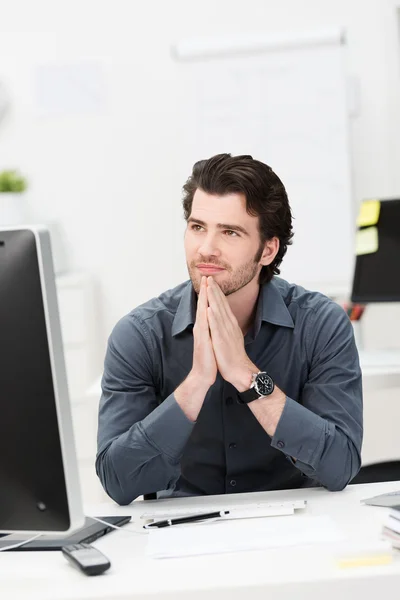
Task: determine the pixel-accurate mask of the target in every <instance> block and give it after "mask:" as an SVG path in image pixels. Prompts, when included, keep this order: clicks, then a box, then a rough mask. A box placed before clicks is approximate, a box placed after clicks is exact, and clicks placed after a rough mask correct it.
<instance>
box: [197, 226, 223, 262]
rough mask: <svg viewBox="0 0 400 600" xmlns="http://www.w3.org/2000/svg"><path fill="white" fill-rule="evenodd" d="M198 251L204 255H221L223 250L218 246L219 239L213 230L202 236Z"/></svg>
mask: <svg viewBox="0 0 400 600" xmlns="http://www.w3.org/2000/svg"><path fill="white" fill-rule="evenodd" d="M198 252H199V254H201V255H202V256H220V254H221V252H220V249H219V248H218V243H217V239H216V236H215V235H214V234H213V233H212V232H208V233H205V234H204V236H202V239H201V244H200V246H199V248H198Z"/></svg>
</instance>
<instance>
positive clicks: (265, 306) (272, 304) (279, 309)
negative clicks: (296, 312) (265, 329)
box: [255, 278, 294, 329]
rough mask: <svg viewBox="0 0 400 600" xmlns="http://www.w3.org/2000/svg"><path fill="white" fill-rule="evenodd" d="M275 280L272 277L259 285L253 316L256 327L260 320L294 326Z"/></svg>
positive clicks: (282, 325) (283, 325)
mask: <svg viewBox="0 0 400 600" xmlns="http://www.w3.org/2000/svg"><path fill="white" fill-rule="evenodd" d="M277 281H278V280H276V279H275V278H273V279H272V280H271V281H270V282H269V283H265V284H264V285H262V286H261V289H260V295H259V297H258V304H257V311H256V318H255V325H256V327H257V328H258V327H259V325H261V321H266V322H267V323H272V324H273V325H280V326H281V327H291V328H292V329H293V328H294V323H293V319H292V317H291V315H290V312H289V310H288V307H287V306H286V304H285V301H284V299H283V296H282V294H281V292H280V290H279V287H278V285H277Z"/></svg>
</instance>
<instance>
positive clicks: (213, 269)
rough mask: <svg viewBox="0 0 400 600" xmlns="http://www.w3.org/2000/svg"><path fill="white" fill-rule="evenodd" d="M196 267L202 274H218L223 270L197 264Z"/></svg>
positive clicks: (213, 266) (214, 266)
mask: <svg viewBox="0 0 400 600" xmlns="http://www.w3.org/2000/svg"><path fill="white" fill-rule="evenodd" d="M196 266H197V268H198V269H199V271H203V272H206V271H207V272H210V273H220V272H221V271H224V270H225V269H223V268H222V267H217V266H216V265H206V264H199V265H196Z"/></svg>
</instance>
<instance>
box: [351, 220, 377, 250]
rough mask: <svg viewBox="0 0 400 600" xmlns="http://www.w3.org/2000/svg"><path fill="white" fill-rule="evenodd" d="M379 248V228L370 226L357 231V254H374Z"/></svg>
mask: <svg viewBox="0 0 400 600" xmlns="http://www.w3.org/2000/svg"><path fill="white" fill-rule="evenodd" d="M378 248H379V240H378V229H377V228H376V227H368V228H367V229H360V231H357V233H356V255H357V256H361V255H362V254H373V253H374V252H377V250H378Z"/></svg>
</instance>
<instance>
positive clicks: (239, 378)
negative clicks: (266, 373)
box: [230, 362, 260, 392]
mask: <svg viewBox="0 0 400 600" xmlns="http://www.w3.org/2000/svg"><path fill="white" fill-rule="evenodd" d="M259 371H260V369H259V368H258V367H256V366H255V365H254V364H253V363H252V362H249V363H247V364H245V365H243V366H241V367H238V368H236V369H235V368H233V369H232V378H231V380H230V383H231V384H232V385H233V386H234V387H235V388H236V389H237V391H238V392H245V391H246V390H249V389H250V386H251V383H252V380H253V373H258V372H259Z"/></svg>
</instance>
